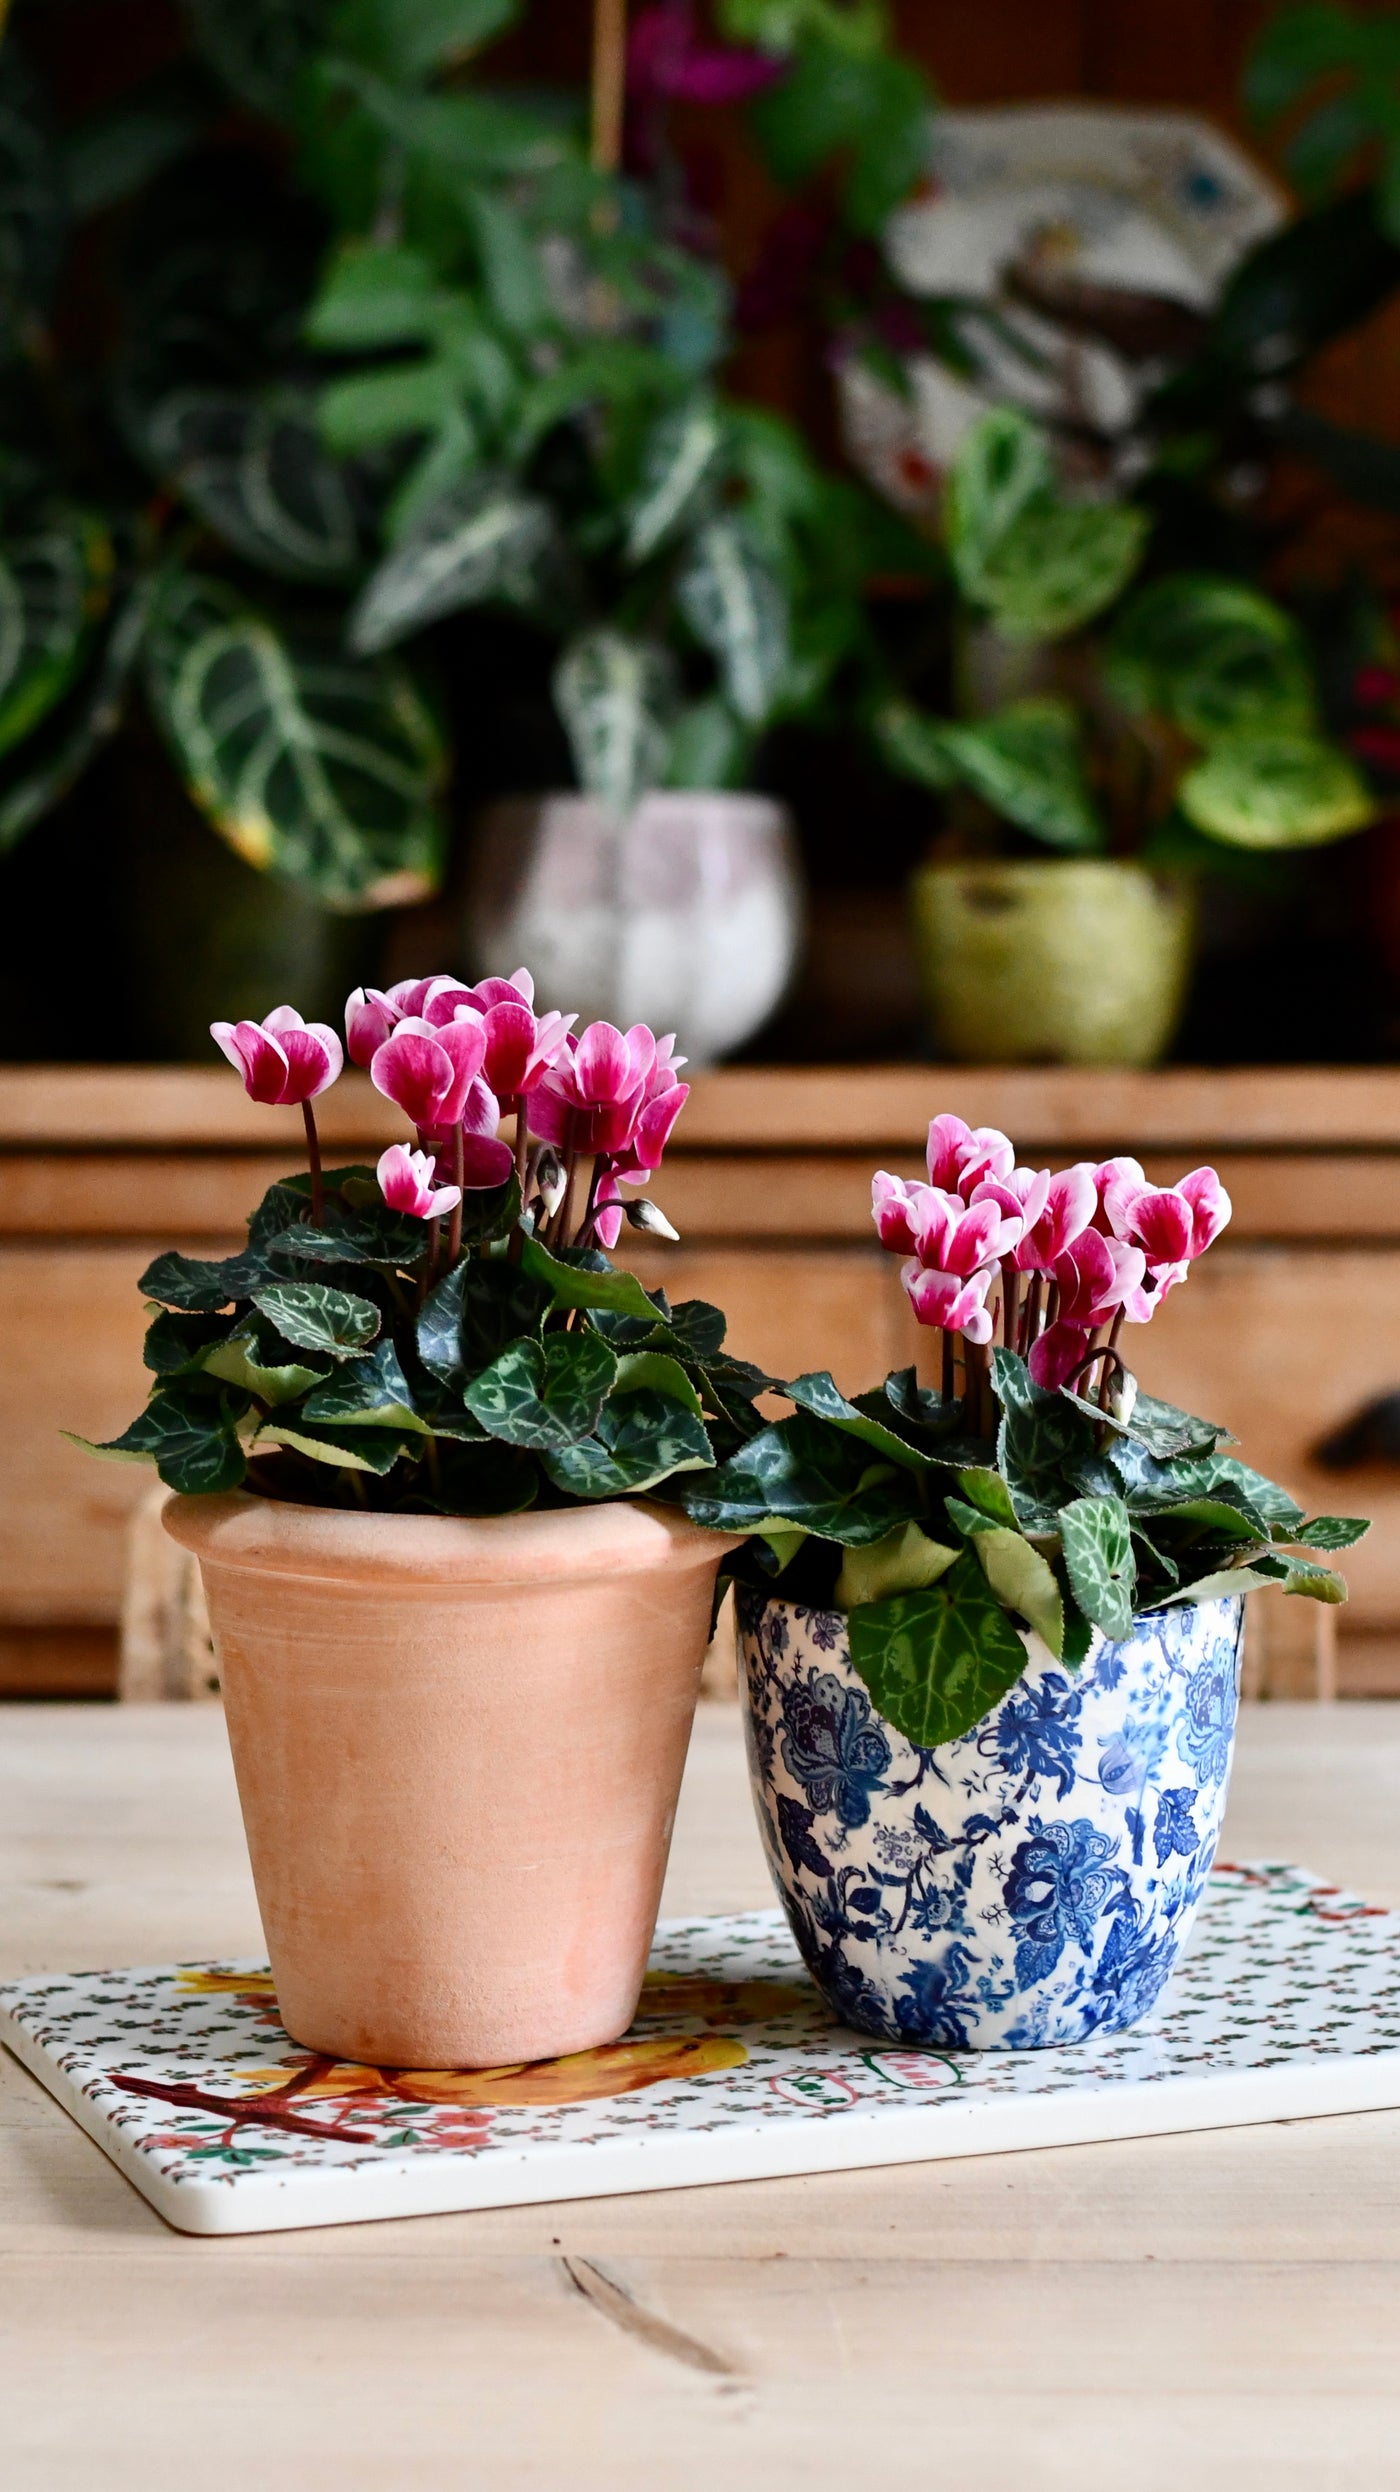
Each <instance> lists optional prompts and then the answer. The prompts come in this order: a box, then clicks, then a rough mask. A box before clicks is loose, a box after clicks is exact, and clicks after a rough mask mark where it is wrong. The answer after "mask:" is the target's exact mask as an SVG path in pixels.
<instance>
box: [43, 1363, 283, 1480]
mask: <svg viewBox="0 0 1400 2492" xmlns="http://www.w3.org/2000/svg"><path fill="white" fill-rule="evenodd" d="M237 1415H238V1414H237V1406H236V1404H235V1403H234V1402H233V1401H232V1399H231V1397H229V1396H226V1395H223V1394H212V1395H211V1394H208V1393H203V1392H200V1391H199V1390H198V1389H196V1388H192V1387H189V1386H185V1385H180V1384H172V1385H165V1386H162V1387H161V1388H160V1389H159V1390H158V1391H156V1392H155V1393H153V1394H152V1396H151V1399H150V1401H149V1402H148V1403H147V1404H146V1407H145V1409H144V1410H143V1411H142V1413H141V1416H140V1418H139V1419H134V1420H133V1421H132V1423H131V1426H130V1427H129V1428H127V1429H125V1430H124V1431H123V1433H122V1434H121V1435H120V1436H118V1437H114V1438H113V1439H112V1440H111V1442H110V1443H109V1444H106V1445H88V1440H87V1439H86V1438H85V1437H73V1438H72V1440H71V1441H72V1443H74V1444H75V1445H84V1446H87V1448H88V1451H89V1452H91V1453H95V1454H109V1455H114V1456H116V1457H117V1458H118V1459H119V1460H120V1459H126V1460H129V1461H151V1462H154V1464H155V1466H156V1469H157V1471H158V1472H159V1474H160V1476H161V1478H162V1480H163V1481H164V1482H165V1485H166V1487H167V1488H173V1489H175V1490H176V1491H177V1493H178V1494H179V1495H181V1496H191V1497H201V1496H211V1495H215V1494H218V1493H221V1492H222V1491H224V1490H227V1489H230V1488H237V1487H238V1485H239V1483H240V1481H241V1480H242V1478H243V1476H244V1473H245V1472H246V1470H247V1468H248V1465H247V1461H246V1458H245V1456H244V1452H243V1448H242V1446H241V1445H240V1444H239V1441H238V1438H237V1436H236V1434H235V1433H234V1430H235V1425H236V1419H237Z"/></svg>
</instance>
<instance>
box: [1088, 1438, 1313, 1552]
mask: <svg viewBox="0 0 1400 2492" xmlns="http://www.w3.org/2000/svg"><path fill="white" fill-rule="evenodd" d="M1106 1459H1107V1461H1108V1463H1109V1465H1110V1466H1111V1468H1112V1470H1113V1472H1114V1474H1115V1475H1116V1477H1117V1479H1118V1481H1119V1483H1120V1485H1121V1488H1122V1492H1123V1496H1124V1499H1125V1501H1126V1503H1127V1505H1128V1507H1129V1509H1130V1511H1131V1512H1132V1513H1133V1514H1135V1515H1139V1514H1168V1513H1170V1512H1172V1511H1173V1510H1174V1509H1181V1508H1184V1507H1186V1506H1189V1505H1191V1504H1193V1503H1194V1502H1196V1501H1198V1500H1200V1499H1211V1498H1223V1499H1224V1500H1225V1502H1226V1503H1227V1504H1228V1505H1230V1506H1233V1507H1234V1508H1235V1509H1236V1510H1237V1511H1238V1512H1239V1513H1241V1514H1243V1515H1245V1516H1246V1517H1247V1518H1248V1519H1249V1520H1250V1521H1252V1522H1254V1523H1255V1524H1256V1525H1257V1527H1258V1529H1259V1531H1260V1532H1261V1533H1262V1534H1263V1536H1264V1537H1265V1538H1267V1537H1268V1535H1269V1533H1270V1532H1271V1531H1275V1532H1279V1533H1282V1534H1284V1535H1285V1536H1288V1537H1291V1535H1292V1529H1293V1527H1294V1526H1295V1525H1296V1524H1299V1523H1301V1522H1302V1520H1303V1508H1302V1507H1301V1506H1300V1505H1299V1504H1298V1503H1297V1502H1296V1500H1295V1499H1294V1498H1292V1497H1290V1496H1289V1494H1288V1492H1287V1490H1286V1489H1282V1488H1279V1487H1277V1486H1276V1485H1275V1483H1274V1482H1273V1481H1272V1480H1266V1479H1265V1478H1264V1476H1263V1474H1262V1472H1259V1471H1252V1470H1251V1469H1250V1467H1249V1465H1248V1463H1244V1462H1239V1461H1237V1460H1236V1458H1235V1456H1234V1455H1233V1454H1200V1455H1193V1456H1187V1455H1181V1456H1178V1457H1177V1458H1176V1459H1174V1460H1171V1461H1167V1462H1159V1461H1158V1460H1157V1459H1156V1457H1155V1456H1154V1455H1152V1454H1150V1453H1149V1452H1148V1451H1147V1448H1146V1446H1144V1445H1139V1444H1137V1443H1136V1442H1135V1441H1133V1440H1132V1439H1124V1438H1121V1437H1120V1438H1117V1439H1114V1440H1113V1441H1111V1442H1110V1444H1109V1446H1108V1448H1107V1452H1106Z"/></svg>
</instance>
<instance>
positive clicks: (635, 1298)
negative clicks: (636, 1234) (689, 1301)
mask: <svg viewBox="0 0 1400 2492" xmlns="http://www.w3.org/2000/svg"><path fill="white" fill-rule="evenodd" d="M520 1269H521V1270H522V1272H524V1273H525V1274H526V1275H527V1276H528V1277H529V1279H531V1280H534V1281H539V1282H540V1283H541V1284H542V1285H543V1286H544V1287H545V1288H546V1289H547V1290H548V1291H549V1294H550V1297H551V1298H552V1300H553V1302H554V1304H555V1306H557V1307H588V1308H594V1307H597V1308H601V1309H602V1310H603V1311H604V1312H605V1313H607V1314H610V1315H632V1316H636V1317H638V1318H639V1319H641V1320H644V1321H646V1322H647V1323H648V1324H650V1325H651V1326H653V1327H654V1326H655V1324H656V1322H657V1311H656V1308H655V1307H654V1306H653V1304H652V1302H651V1300H650V1298H648V1296H647V1294H646V1291H645V1290H644V1289H643V1287H642V1284H641V1282H640V1281H639V1280H638V1279H637V1277H636V1275H635V1274H634V1273H632V1272H615V1271H614V1270H613V1269H612V1267H611V1265H610V1264H607V1263H605V1262H604V1260H603V1258H602V1257H601V1256H600V1257H599V1258H598V1259H597V1262H596V1264H594V1263H592V1262H588V1263H583V1262H579V1263H565V1262H564V1261H563V1260H562V1259H561V1258H560V1257H559V1256H558V1255H552V1254H551V1253H550V1251H549V1248H548V1247H547V1246H545V1245H543V1244H542V1243H541V1241H540V1239H539V1238H537V1237H527V1238H526V1240H525V1243H524V1246H523V1248H522V1249H521V1256H520ZM594 1329H596V1327H590V1330H594Z"/></svg>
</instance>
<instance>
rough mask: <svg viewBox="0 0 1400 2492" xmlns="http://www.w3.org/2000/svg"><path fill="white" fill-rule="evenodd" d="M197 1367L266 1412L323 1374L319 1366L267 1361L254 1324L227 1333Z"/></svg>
mask: <svg viewBox="0 0 1400 2492" xmlns="http://www.w3.org/2000/svg"><path fill="white" fill-rule="evenodd" d="M200 1364H201V1369H202V1372H203V1373H204V1374H205V1375H206V1376H218V1377H220V1378H221V1379H222V1380H223V1382H224V1383H225V1384H232V1385H236V1386H237V1387H238V1388H239V1390H240V1392H243V1393H251V1394H252V1396H253V1398H254V1400H255V1401H258V1402H262V1403H264V1404H265V1405H266V1406H267V1408H268V1409H270V1410H275V1409H276V1408H277V1406H278V1404H279V1403H281V1402H294V1401H295V1400H296V1399H297V1396H298V1395H299V1394H302V1393H305V1392H306V1390H307V1388H308V1386H310V1385H315V1384H320V1383H321V1381H322V1379H323V1377H324V1375H325V1372H326V1371H325V1369H324V1368H322V1367H303V1366H301V1365H300V1364H297V1363H292V1364H290V1365H289V1364H287V1363H285V1362H278V1361H276V1360H269V1359H268V1358H267V1356H266V1355H265V1346H264V1344H263V1342H262V1341H261V1340H260V1338H259V1329H258V1327H257V1326H256V1324H250V1325H247V1326H240V1328H239V1330H238V1331H237V1332H235V1333H230V1334H229V1335H228V1337H227V1339H226V1340H223V1341H220V1342H218V1343H217V1344H216V1345H215V1347H214V1348H213V1349H212V1350H211V1351H210V1352H209V1353H208V1355H207V1357H206V1358H204V1359H203V1360H202V1361H201V1362H200Z"/></svg>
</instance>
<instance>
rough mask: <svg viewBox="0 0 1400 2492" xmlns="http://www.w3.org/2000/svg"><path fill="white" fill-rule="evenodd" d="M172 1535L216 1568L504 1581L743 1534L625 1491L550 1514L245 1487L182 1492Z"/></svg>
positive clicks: (657, 1556) (693, 1549) (734, 1540)
mask: <svg viewBox="0 0 1400 2492" xmlns="http://www.w3.org/2000/svg"><path fill="white" fill-rule="evenodd" d="M161 1520H162V1522H163V1523H164V1525H165V1529H166V1530H167V1531H168V1532H169V1534H170V1536H171V1538H172V1540H178V1541H179V1543H180V1545H181V1547H182V1548H185V1549H190V1550H193V1552H194V1554H195V1556H196V1557H199V1558H202V1559H204V1560H205V1561H206V1562H207V1563H208V1564H210V1565H214V1566H225V1567H229V1568H232V1569H234V1570H235V1571H238V1572H244V1571H248V1572H252V1573H257V1574H279V1575H287V1576H299V1577H301V1578H302V1579H304V1580H314V1581H320V1582H335V1583H346V1582H351V1583H383V1582H385V1581H386V1580H387V1581H393V1582H395V1583H399V1584H402V1585H403V1586H404V1588H405V1589H407V1588H408V1587H409V1586H410V1585H412V1584H423V1585H427V1584H453V1583H456V1584H463V1585H470V1584H476V1585H480V1586H482V1587H491V1588H493V1589H494V1588H497V1587H505V1586H507V1585H510V1584H530V1585H538V1584H540V1583H542V1582H550V1583H558V1584H567V1583H580V1582H586V1581H588V1580H589V1579H591V1578H594V1577H597V1576H600V1575H615V1574H626V1575H642V1574H649V1573H653V1572H660V1571H662V1570H668V1571H675V1570H676V1569H688V1568H691V1567H699V1566H705V1565H711V1564H713V1563H714V1561H715V1557H716V1552H717V1551H718V1553H719V1554H720V1555H721V1556H722V1555H723V1554H724V1552H725V1550H726V1549H735V1548H738V1547H739V1545H740V1538H741V1537H742V1536H741V1535H735V1534H733V1533H724V1532H712V1531H707V1530H706V1529H705V1528H704V1527H703V1526H702V1525H701V1524H699V1523H692V1522H691V1520H690V1517H689V1516H688V1515H685V1514H682V1513H680V1512H679V1511H678V1510H677V1509H676V1508H674V1507H670V1506H663V1505H660V1504H654V1503H652V1502H651V1501H650V1500H646V1499H641V1498H637V1499H626V1500H623V1499H616V1500H610V1501H608V1502H606V1503H601V1504H598V1505H590V1506H566V1507H557V1508H553V1509H548V1510H546V1511H545V1512H543V1513H538V1512H527V1513H524V1514H490V1515H455V1514H375V1513H372V1512H360V1513H354V1512H346V1511H345V1510H344V1509H342V1508H339V1507H333V1506H303V1505H292V1504H290V1503H283V1502H282V1501H281V1500H279V1499H275V1498H271V1497H254V1496H252V1495H250V1494H249V1492H248V1491H247V1490H246V1489H235V1490H233V1491H231V1492H230V1493H229V1494H227V1495H225V1496H219V1497H184V1496H175V1497H172V1498H171V1500H170V1502H169V1504H168V1505H167V1506H166V1508H165V1510H164V1513H163V1514H162V1517H161Z"/></svg>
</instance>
